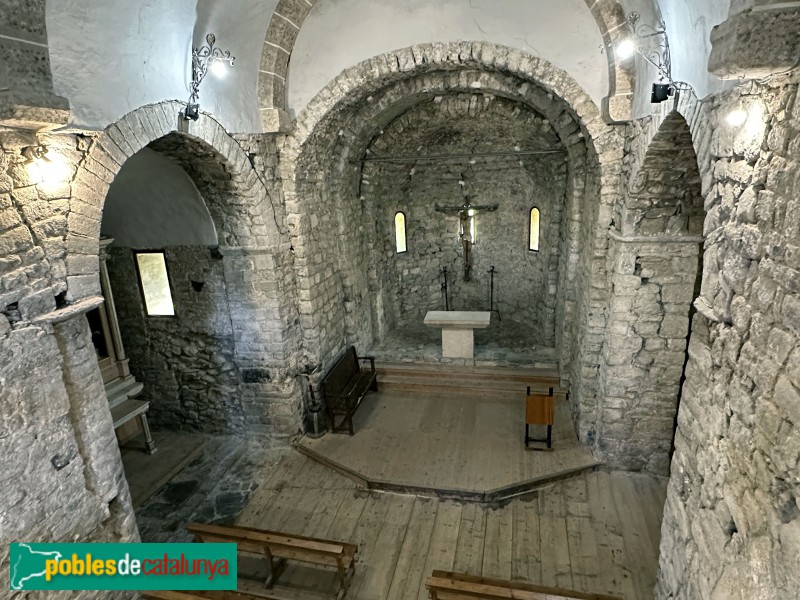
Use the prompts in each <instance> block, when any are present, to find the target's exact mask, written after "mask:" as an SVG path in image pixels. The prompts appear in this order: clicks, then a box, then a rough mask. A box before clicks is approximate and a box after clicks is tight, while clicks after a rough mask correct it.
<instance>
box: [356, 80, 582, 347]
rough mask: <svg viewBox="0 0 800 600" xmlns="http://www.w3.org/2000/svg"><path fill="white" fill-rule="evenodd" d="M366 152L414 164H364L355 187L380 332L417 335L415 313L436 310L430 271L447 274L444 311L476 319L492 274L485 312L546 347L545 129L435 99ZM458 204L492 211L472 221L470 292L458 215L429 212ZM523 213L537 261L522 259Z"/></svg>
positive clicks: (491, 105) (466, 102)
mask: <svg viewBox="0 0 800 600" xmlns="http://www.w3.org/2000/svg"><path fill="white" fill-rule="evenodd" d="M515 152H522V153H526V152H542V153H543V154H535V155H534V154H520V155H518V156H514V155H513V154H514V153H515ZM367 153H368V154H367V156H368V157H375V158H376V159H380V157H416V160H414V159H413V158H412V160H404V161H400V162H392V161H390V162H387V163H384V162H374V163H367V166H366V167H365V170H364V174H363V177H362V181H361V188H362V198H363V200H364V202H367V203H370V204H372V205H374V206H372V214H373V215H375V217H376V220H375V223H376V236H377V238H376V241H375V250H374V251H373V252H374V254H375V255H376V256H378V257H379V259H378V260H379V261H380V264H381V268H380V270H381V271H382V273H383V288H382V293H383V296H384V298H385V300H384V302H383V309H384V310H385V311H387V312H389V313H390V314H391V315H392V317H391V319H390V320H391V322H392V323H394V324H395V325H396V326H406V325H409V324H411V325H419V324H420V323H422V320H423V318H424V316H425V313H426V312H427V311H429V310H436V309H441V310H444V307H445V303H444V297H443V292H442V287H441V286H442V282H443V280H444V279H443V275H442V268H447V271H448V286H449V294H448V296H449V301H450V308H451V309H455V310H488V308H489V300H490V298H489V296H490V292H489V287H490V280H489V279H490V278H489V274H488V271H489V268H490V267H491V266H494V267H495V268H496V271H497V274H496V276H495V307H496V308H497V309H499V310H500V313H501V315H502V317H503V318H504V319H510V320H512V321H518V322H523V323H525V324H526V325H527V326H529V327H530V328H531V329H532V330H535V331H538V332H539V339H538V340H536V341H535V342H536V343H538V344H540V345H542V346H548V347H552V346H554V344H555V305H556V291H557V289H556V288H557V283H558V266H559V260H558V251H559V248H560V246H561V241H560V234H561V231H562V228H561V217H562V213H563V211H564V205H565V193H566V178H567V173H566V171H567V165H566V162H565V161H566V158H567V156H566V152H565V150H564V148H563V146H562V145H561V143H560V141H559V138H558V136H557V134H556V133H555V131H554V130H553V128H552V126H551V125H550V123H549V122H548V121H547V120H546V119H545V118H544V117H542V116H540V115H538V114H537V113H535V112H533V111H532V110H530V109H529V108H527V107H525V106H524V105H521V104H518V103H515V102H512V101H509V100H504V99H500V98H495V97H494V96H491V95H483V94H454V95H451V96H440V97H437V98H435V99H433V100H432V101H429V102H425V103H422V104H420V105H418V106H417V107H415V108H414V109H412V110H410V111H408V112H406V113H405V114H404V115H403V116H402V117H400V118H398V119H396V120H395V121H393V122H392V124H391V125H390V126H389V127H387V128H385V129H384V131H383V133H382V134H381V135H380V136H378V137H377V138H375V140H373V142H372V144H371V145H370V147H369V148H368V150H367ZM503 153H506V154H505V155H503ZM482 154H485V155H486V156H483V157H482V156H481V155H482ZM498 154H500V155H498ZM426 156H444V157H449V158H444V159H438V160H425V157H426ZM465 196H469V198H470V202H471V203H472V204H475V205H494V204H497V205H499V206H498V209H497V211H494V212H479V213H478V214H477V215H476V217H475V222H476V227H477V243H476V245H475V246H474V247H473V248H472V256H473V268H472V275H471V281H470V282H465V281H464V269H463V265H464V259H463V249H462V246H461V241H460V238H459V235H458V231H459V217H458V214H457V213H455V214H443V213H441V212H438V211H437V210H436V206H437V205H439V206H445V207H453V206H460V205H461V204H462V203H463V202H464V199H465ZM533 207H537V208H538V209H539V210H540V212H541V228H540V233H541V244H540V250H539V251H538V252H531V251H529V249H528V233H529V213H530V209H531V208H533ZM397 211H402V212H404V213H405V215H406V226H407V247H408V251H407V252H406V253H403V254H397V252H396V247H395V232H394V215H395V213H396V212H397Z"/></svg>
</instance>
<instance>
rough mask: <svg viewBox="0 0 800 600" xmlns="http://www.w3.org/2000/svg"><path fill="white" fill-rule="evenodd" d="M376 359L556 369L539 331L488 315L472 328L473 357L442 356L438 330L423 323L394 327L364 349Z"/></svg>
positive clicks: (554, 357) (553, 355) (552, 353)
mask: <svg viewBox="0 0 800 600" xmlns="http://www.w3.org/2000/svg"><path fill="white" fill-rule="evenodd" d="M366 354H369V355H371V356H374V357H376V358H377V359H378V362H379V363H380V362H403V363H416V364H447V365H471V366H503V367H525V368H528V367H535V368H545V369H554V370H555V369H557V367H558V358H557V354H556V350H555V348H552V347H549V346H547V345H546V344H544V343H543V342H542V341H541V340H540V339H539V333H538V332H537V331H535V330H533V329H532V328H530V327H529V326H527V325H526V324H525V323H520V322H517V321H511V320H509V319H505V320H503V321H500V320H498V319H497V316H496V315H493V316H492V320H491V324H490V325H489V327H488V328H486V329H476V330H475V347H474V358H471V359H466V358H443V357H442V336H441V332H440V331H439V330H438V329H432V328H430V327H425V325H424V324H423V323H421V322H420V323H418V324H414V325H408V326H403V327H397V328H395V329H392V330H391V331H389V332H388V333H387V334H386V335H384V336H383V339H382V341H381V342H380V343H378V344H376V345H374V346H373V347H372V348H369V349H368V350H367V351H366Z"/></svg>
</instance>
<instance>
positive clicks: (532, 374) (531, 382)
mask: <svg viewBox="0 0 800 600" xmlns="http://www.w3.org/2000/svg"><path fill="white" fill-rule="evenodd" d="M376 370H377V375H378V384H379V385H380V388H381V389H382V390H385V391H391V390H396V391H407V392H417V393H424V394H460V395H466V396H472V397H480V398H509V399H514V398H521V397H522V396H523V395H524V394H525V392H526V388H527V387H528V386H530V388H531V391H532V392H535V393H544V394H546V393H547V392H548V390H549V388H550V387H552V388H554V390H555V394H554V395H555V396H556V397H559V398H564V397H566V393H565V391H563V390H561V389H560V388H559V379H558V373H557V372H555V371H554V370H552V369H530V368H529V369H509V368H497V367H449V366H445V365H441V366H432V365H424V366H423V365H403V364H400V365H396V364H385V363H384V364H380V365H379V366H376Z"/></svg>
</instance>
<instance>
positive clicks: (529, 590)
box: [425, 571, 622, 600]
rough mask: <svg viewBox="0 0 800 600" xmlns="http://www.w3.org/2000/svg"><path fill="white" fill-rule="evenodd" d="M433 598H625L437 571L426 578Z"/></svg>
mask: <svg viewBox="0 0 800 600" xmlns="http://www.w3.org/2000/svg"><path fill="white" fill-rule="evenodd" d="M425 587H426V588H428V593H429V594H430V597H431V600H475V599H476V598H484V599H496V598H504V599H506V600H509V599H512V600H622V599H621V598H620V597H619V596H604V595H602V594H585V593H582V592H573V591H568V590H559V589H555V588H549V587H544V586H540V585H533V584H530V583H522V582H518V581H506V580H503V579H488V578H485V577H476V576H474V575H464V574H462V573H447V572H445V571H434V572H433V573H432V574H431V576H430V577H428V579H427V580H426V581H425Z"/></svg>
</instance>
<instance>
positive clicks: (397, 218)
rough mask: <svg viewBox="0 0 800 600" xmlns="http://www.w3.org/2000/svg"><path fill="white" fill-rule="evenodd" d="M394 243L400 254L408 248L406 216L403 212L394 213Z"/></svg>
mask: <svg viewBox="0 0 800 600" xmlns="http://www.w3.org/2000/svg"><path fill="white" fill-rule="evenodd" d="M394 244H395V249H396V250H397V253H398V254H401V253H403V252H405V251H406V250H407V249H408V248H406V216H405V214H403V213H402V212H398V213H395V215H394Z"/></svg>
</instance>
